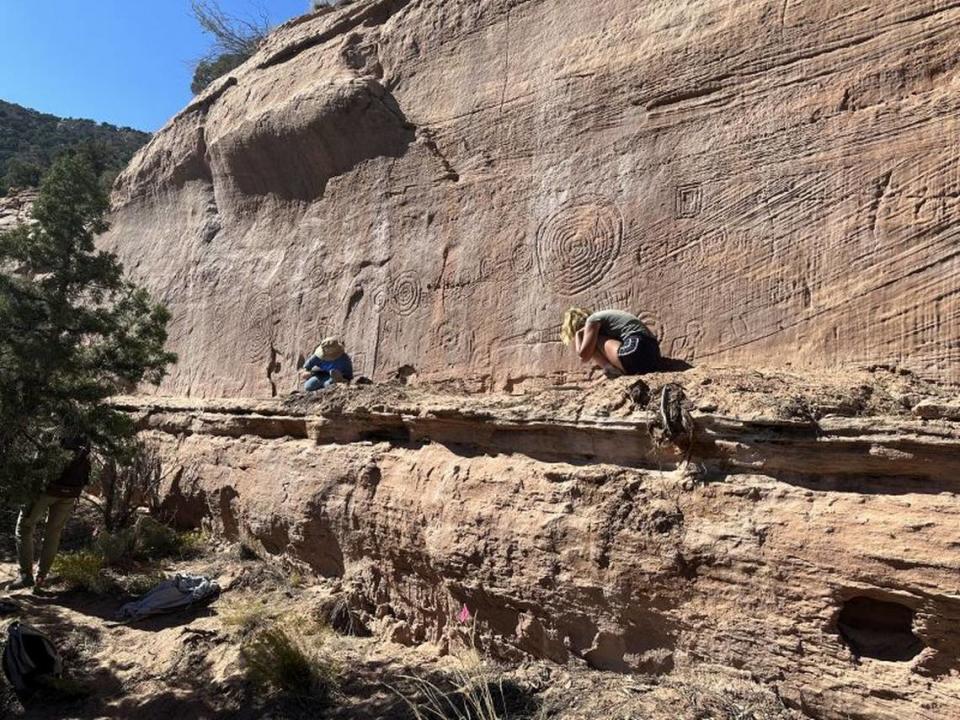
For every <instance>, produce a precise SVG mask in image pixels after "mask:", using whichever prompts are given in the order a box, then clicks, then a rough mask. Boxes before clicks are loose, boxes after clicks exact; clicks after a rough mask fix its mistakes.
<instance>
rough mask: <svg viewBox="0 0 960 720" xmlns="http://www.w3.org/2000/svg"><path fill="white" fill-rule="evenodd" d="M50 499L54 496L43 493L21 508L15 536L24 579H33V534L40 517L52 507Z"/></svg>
mask: <svg viewBox="0 0 960 720" xmlns="http://www.w3.org/2000/svg"><path fill="white" fill-rule="evenodd" d="M50 500H52V498H50V496H49V495H41V496H40V497H38V498H37V499H36V500H34V501H33V503H32V504H31V505H25V506H24V507H22V508H21V509H20V516H19V517H18V518H17V529H16V530H15V531H14V536H15V537H16V540H17V555H18V556H19V560H20V577H21V578H22V579H27V580H33V534H34V531H35V530H36V529H37V523H38V522H39V521H40V518H41V517H43V515H44V513H46V511H47V508H49V507H50Z"/></svg>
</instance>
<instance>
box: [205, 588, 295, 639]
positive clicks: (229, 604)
mask: <svg viewBox="0 0 960 720" xmlns="http://www.w3.org/2000/svg"><path fill="white" fill-rule="evenodd" d="M217 615H218V616H219V617H220V621H221V622H222V623H223V625H224V627H227V628H230V629H232V630H236V631H237V632H239V633H241V634H243V635H248V634H250V633H251V632H253V631H255V630H259V629H263V628H265V627H266V626H268V625H270V624H272V623H273V622H275V621H276V620H277V619H278V618H279V617H280V616H281V615H283V610H282V609H280V608H278V606H277V603H276V602H274V601H273V599H272V598H271V597H270V596H269V595H267V596H264V595H262V594H260V593H253V592H240V593H236V594H234V595H232V596H230V597H229V598H228V599H225V600H224V601H222V602H221V603H220V605H219V606H218V607H217Z"/></svg>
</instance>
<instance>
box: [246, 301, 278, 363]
mask: <svg viewBox="0 0 960 720" xmlns="http://www.w3.org/2000/svg"><path fill="white" fill-rule="evenodd" d="M241 317H242V318H244V319H245V320H246V324H247V327H246V331H245V332H244V335H245V338H246V345H247V358H248V359H249V360H250V361H252V362H258V361H260V360H263V359H264V358H266V357H268V356H269V354H270V350H271V347H272V346H273V344H274V339H275V332H276V327H275V326H276V317H275V316H274V308H273V299H272V298H271V297H270V293H268V292H266V291H263V290H261V291H259V292H256V293H254V294H252V295H249V296H248V297H247V300H246V302H245V303H244V311H243V314H242V315H241Z"/></svg>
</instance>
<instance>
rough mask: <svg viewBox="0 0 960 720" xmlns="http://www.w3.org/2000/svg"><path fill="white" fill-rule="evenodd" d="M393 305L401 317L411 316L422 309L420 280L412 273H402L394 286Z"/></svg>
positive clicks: (395, 280)
mask: <svg viewBox="0 0 960 720" xmlns="http://www.w3.org/2000/svg"><path fill="white" fill-rule="evenodd" d="M391 289H392V299H393V304H394V306H395V307H396V309H397V314H399V315H411V314H413V313H414V312H416V310H417V308H418V307H420V295H421V292H422V290H421V287H420V279H419V278H418V277H417V276H416V275H415V274H414V273H412V272H405V273H401V274H400V275H398V276H397V277H396V279H394V281H393V283H392V286H391Z"/></svg>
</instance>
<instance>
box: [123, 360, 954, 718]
mask: <svg viewBox="0 0 960 720" xmlns="http://www.w3.org/2000/svg"><path fill="white" fill-rule="evenodd" d="M669 379H674V378H670V377H663V376H660V377H658V378H654V379H653V380H652V381H651V383H652V385H653V387H652V388H651V389H652V390H653V396H654V400H653V401H652V404H653V405H655V404H656V398H655V395H656V390H657V387H658V385H659V384H661V383H663V382H665V381H666V380H669ZM683 381H684V383H685V384H686V386H687V387H688V389H689V391H690V395H691V397H692V398H693V403H694V405H693V407H694V409H693V419H694V422H695V431H694V433H693V436H692V438H678V439H677V441H676V444H673V443H669V442H667V443H658V442H657V440H656V432H655V431H654V432H651V427H652V425H653V424H655V414H654V413H652V412H650V411H649V410H648V409H647V408H648V407H649V406H646V407H645V406H641V407H639V408H635V407H634V406H633V405H632V403H631V402H630V401H629V400H628V399H627V397H626V396H625V395H624V390H625V389H626V388H627V383H626V381H618V382H617V383H606V384H602V385H599V386H593V387H588V386H581V387H576V386H574V387H570V388H567V389H557V390H553V391H550V392H545V393H542V394H540V395H539V396H537V398H536V399H532V398H531V397H530V396H526V397H510V396H500V395H487V396H473V397H464V396H460V395H455V394H447V393H438V392H436V391H433V390H430V389H425V388H402V387H397V386H381V387H376V388H370V389H359V388H338V389H335V390H333V391H331V392H329V393H326V394H323V395H322V397H320V398H314V399H310V398H305V399H294V400H291V401H287V402H285V403H281V402H278V401H249V400H247V401H243V400H236V401H192V400H188V399H181V400H173V399H166V400H150V399H144V398H131V399H127V400H122V401H120V403H121V405H122V406H123V407H126V408H127V409H128V410H130V411H131V412H132V413H134V414H135V415H136V416H137V418H138V423H139V427H140V429H141V431H142V433H143V436H144V437H146V438H150V439H152V440H153V441H154V442H156V443H158V445H159V446H160V447H161V448H162V453H163V455H164V457H165V458H166V463H167V469H166V472H167V477H168V478H169V487H167V488H166V497H167V507H168V509H169V511H170V512H171V513H173V515H174V516H175V517H176V518H177V520H178V521H179V522H181V523H182V524H185V525H195V524H200V523H205V524H207V525H208V526H210V527H211V528H212V529H214V530H215V531H217V532H219V533H222V534H224V535H225V536H227V537H229V538H232V539H239V540H242V541H244V542H245V543H246V544H247V545H248V546H250V547H252V548H255V549H257V551H258V552H259V553H260V554H262V555H264V556H266V557H275V558H277V560H278V561H281V560H282V561H287V562H293V563H295V564H296V563H298V564H301V565H302V566H304V567H305V568H307V569H309V570H311V571H313V572H315V573H318V574H321V575H324V576H328V577H337V578H342V579H343V586H344V588H345V591H346V592H347V593H348V594H349V595H350V597H351V598H352V600H351V601H350V602H351V605H352V609H353V610H354V611H355V612H357V613H358V617H360V618H361V620H362V622H364V623H367V624H368V625H369V626H370V627H371V628H373V629H375V630H376V631H378V632H380V633H384V634H385V635H386V636H388V637H392V638H393V639H395V640H397V641H400V642H404V643H420V642H432V643H435V644H436V645H437V646H438V647H441V648H442V647H444V646H445V645H446V643H447V642H448V641H449V639H450V638H451V637H456V636H457V635H458V633H460V630H459V629H458V628H457V627H456V621H455V619H454V618H455V616H456V614H457V612H458V611H459V610H460V608H461V607H462V606H463V605H464V604H466V605H467V606H468V608H470V610H471V612H472V613H474V615H475V616H476V617H477V618H478V629H479V633H480V635H479V637H480V639H481V640H480V641H481V643H482V645H483V647H484V648H485V649H488V650H490V651H492V652H494V653H497V654H499V655H502V656H507V657H520V656H522V655H523V654H527V655H532V656H535V657H539V658H547V659H551V660H554V661H556V662H580V663H586V664H588V665H589V666H591V667H594V668H598V669H605V670H613V671H618V672H628V673H636V672H643V673H652V674H662V673H666V672H670V671H672V670H673V669H678V670H686V669H691V668H697V667H702V666H704V665H705V664H706V665H713V666H724V667H733V668H737V669H739V670H742V671H743V672H744V673H746V674H747V676H748V677H752V678H753V679H755V680H758V681H760V682H762V683H764V684H766V685H768V686H770V687H773V688H774V689H775V690H776V691H777V693H778V694H779V695H780V696H781V697H782V698H784V700H785V701H786V702H787V703H788V704H789V705H791V706H792V707H794V708H797V709H799V710H802V711H804V712H805V713H806V714H807V715H809V716H810V717H816V718H828V719H834V718H836V719H837V720H840V719H841V718H843V719H849V718H860V719H865V720H866V719H869V720H905V719H907V718H917V719H919V718H923V719H924V720H943V719H945V718H951V717H958V716H960V584H958V583H960V580H958V578H960V545H958V539H960V513H958V508H957V503H956V497H957V493H958V491H960V480H958V478H960V459H958V458H960V454H958V452H957V450H958V448H960V426H958V425H957V424H956V423H955V422H953V421H949V420H944V419H943V418H945V417H949V416H952V415H954V414H956V413H957V412H960V408H958V406H957V405H956V404H951V403H950V402H949V398H945V397H941V393H940V392H939V391H937V390H936V389H935V388H931V387H929V386H924V385H923V384H922V383H920V384H917V383H913V382H908V381H905V380H902V379H901V378H899V377H898V376H887V375H886V374H885V373H881V374H880V376H878V377H856V378H852V379H851V378H846V379H844V381H842V382H839V381H838V382H831V383H827V384H826V385H824V384H823V383H822V382H821V381H820V379H819V378H812V379H805V378H803V377H799V376H784V375H778V374H762V373H756V372H746V373H738V372H729V371H728V372H725V373H717V372H712V373H711V372H705V371H703V372H701V371H697V372H696V373H687V374H685V375H684V376H683ZM696 407H701V408H704V410H703V411H698V410H696V409H695V408H696ZM911 407H914V408H915V409H914V410H913V411H911V410H910V408H911ZM824 413H832V414H830V415H827V416H824ZM878 413H879V414H878ZM733 414H736V415H738V416H739V419H735V418H734V417H733ZM684 459H686V460H688V462H686V463H684V462H683V461H684Z"/></svg>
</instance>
